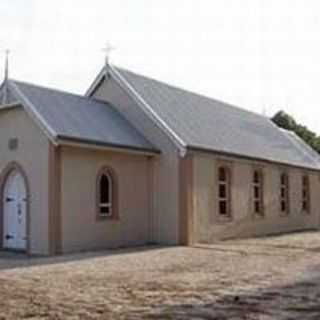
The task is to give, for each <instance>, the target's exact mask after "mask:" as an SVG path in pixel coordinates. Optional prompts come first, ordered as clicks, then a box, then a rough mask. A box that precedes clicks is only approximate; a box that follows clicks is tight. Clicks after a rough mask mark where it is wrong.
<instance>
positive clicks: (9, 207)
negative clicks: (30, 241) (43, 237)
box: [3, 170, 27, 250]
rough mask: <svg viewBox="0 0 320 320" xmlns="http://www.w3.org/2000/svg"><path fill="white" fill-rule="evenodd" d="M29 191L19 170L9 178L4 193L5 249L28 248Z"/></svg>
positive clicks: (13, 172)
mask: <svg viewBox="0 0 320 320" xmlns="http://www.w3.org/2000/svg"><path fill="white" fill-rule="evenodd" d="M26 219H27V190H26V183H25V179H24V177H23V176H22V174H21V173H20V172H19V171H18V170H14V171H12V172H11V173H10V175H9V176H8V178H7V180H6V183H5V187H4V192H3V247H4V248H7V249H17V250H25V249H26V248H27V223H26Z"/></svg>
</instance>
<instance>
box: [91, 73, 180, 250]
mask: <svg viewBox="0 0 320 320" xmlns="http://www.w3.org/2000/svg"><path fill="white" fill-rule="evenodd" d="M94 97H95V98H97V99H101V100H104V101H108V102H110V103H111V104H112V105H113V106H114V107H115V108H117V110H118V111H119V112H120V113H122V115H123V116H124V117H125V118H127V119H128V121H130V122H131V123H132V124H133V125H134V126H135V127H136V128H137V130H139V131H140V132H141V133H142V134H143V135H144V136H145V137H146V138H147V139H149V141H150V142H152V143H153V144H154V145H155V146H156V147H157V148H158V149H159V150H161V155H160V157H158V158H157V159H156V160H155V161H154V162H153V189H154V193H153V213H154V216H153V222H154V223H153V230H154V232H153V234H154V239H153V240H154V241H156V242H159V243H164V244H177V243H178V239H179V215H178V212H179V196H178V195H179V170H178V165H179V161H178V152H177V148H176V146H175V145H174V144H173V142H172V140H170V139H169V137H168V136H167V134H165V133H164V132H163V130H162V129H160V128H159V127H158V126H157V125H156V124H155V122H153V121H152V120H151V119H150V118H149V117H148V116H147V115H146V113H145V112H144V111H143V110H142V109H141V107H140V106H139V105H138V104H137V103H136V102H135V101H134V100H133V99H132V98H131V96H130V95H129V94H128V93H127V92H126V91H125V90H124V89H123V88H122V87H121V86H120V85H119V84H118V83H117V82H116V81H115V80H114V79H112V78H110V79H109V80H108V81H107V82H104V83H102V85H101V86H100V87H99V89H98V90H97V91H96V92H95V94H94Z"/></svg>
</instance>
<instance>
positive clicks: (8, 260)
mask: <svg viewBox="0 0 320 320" xmlns="http://www.w3.org/2000/svg"><path fill="white" fill-rule="evenodd" d="M164 248H166V249H170V248H174V247H164V246H157V245H148V246H139V247H134V248H117V249H109V250H97V251H88V252H79V253H74V254H64V255H57V256H51V257H50V256H49V257H47V256H30V255H26V254H23V253H19V252H11V251H5V250H3V251H0V271H1V270H8V269H17V268H27V267H34V266H45V265H56V264H65V263H69V262H76V261H84V260H92V259H97V258H104V257H107V256H115V255H129V254H136V253H139V252H146V251H155V250H161V249H164Z"/></svg>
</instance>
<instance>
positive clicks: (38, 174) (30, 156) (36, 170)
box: [0, 108, 49, 254]
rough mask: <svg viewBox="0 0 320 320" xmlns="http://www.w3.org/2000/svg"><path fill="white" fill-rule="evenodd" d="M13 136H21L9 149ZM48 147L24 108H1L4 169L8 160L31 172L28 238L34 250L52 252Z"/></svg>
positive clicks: (0, 168)
mask: <svg viewBox="0 0 320 320" xmlns="http://www.w3.org/2000/svg"><path fill="white" fill-rule="evenodd" d="M10 138H17V139H18V148H17V149H16V150H9V148H8V141H9V139H10ZM48 149H49V141H48V139H47V138H46V136H45V135H44V134H42V132H41V130H40V129H39V128H38V127H37V126H36V125H35V123H34V121H33V120H32V119H31V118H30V117H29V116H28V115H27V114H26V112H25V111H24V110H23V109H22V108H12V109H7V110H1V111H0V172H3V170H4V169H5V168H6V167H7V166H8V164H10V163H12V162H17V163H18V164H19V165H20V166H21V167H22V168H23V170H24V172H25V174H26V176H27V179H28V184H29V189H30V190H29V191H30V194H29V196H30V198H29V208H30V235H29V239H28V240H29V247H30V253H32V254H48V253H49V238H48V234H49V233H48ZM2 182H3V181H2ZM0 223H1V222H0Z"/></svg>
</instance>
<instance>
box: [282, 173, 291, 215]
mask: <svg viewBox="0 0 320 320" xmlns="http://www.w3.org/2000/svg"><path fill="white" fill-rule="evenodd" d="M289 209H290V208H289V176H288V174H286V173H281V175H280V211H281V214H283V215H288V214H289Z"/></svg>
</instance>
